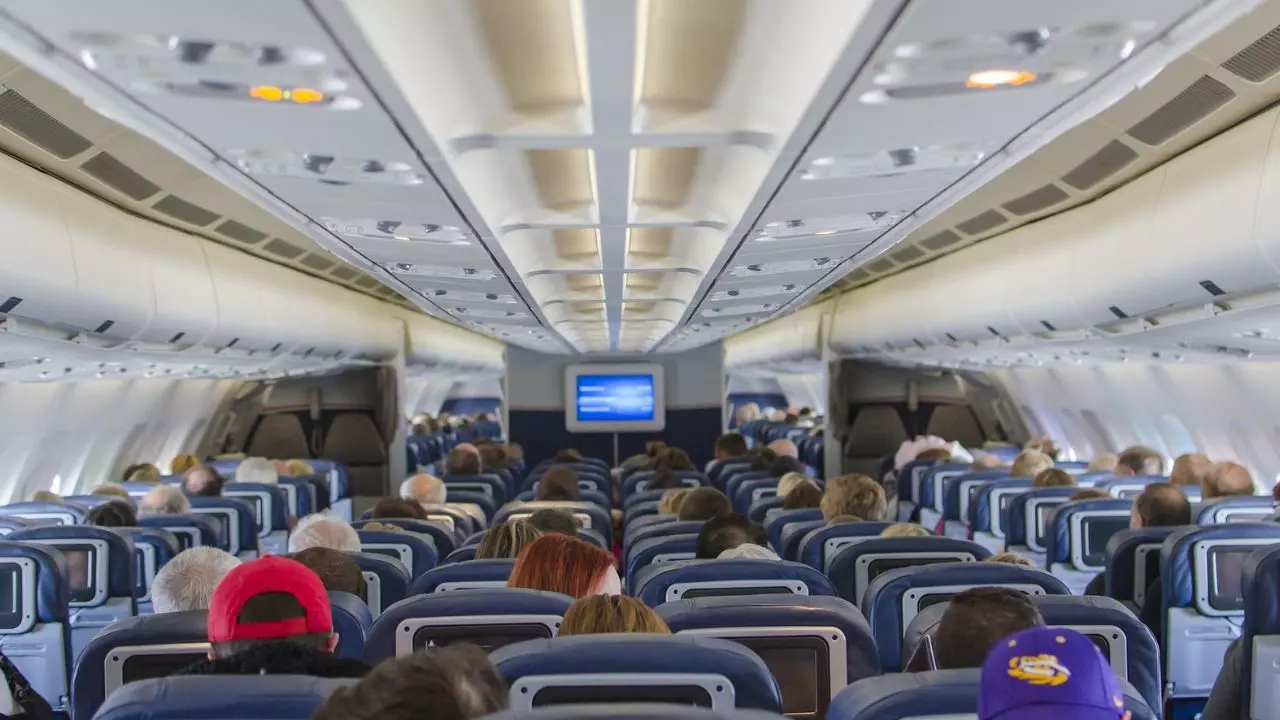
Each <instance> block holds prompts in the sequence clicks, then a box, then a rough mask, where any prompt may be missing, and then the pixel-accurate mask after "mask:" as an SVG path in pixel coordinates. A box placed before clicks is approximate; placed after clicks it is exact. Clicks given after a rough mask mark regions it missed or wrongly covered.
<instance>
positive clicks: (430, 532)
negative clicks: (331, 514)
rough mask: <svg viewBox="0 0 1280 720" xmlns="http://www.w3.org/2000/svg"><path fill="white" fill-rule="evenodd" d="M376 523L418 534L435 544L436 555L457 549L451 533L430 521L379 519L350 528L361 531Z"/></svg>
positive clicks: (352, 524) (364, 521) (454, 538)
mask: <svg viewBox="0 0 1280 720" xmlns="http://www.w3.org/2000/svg"><path fill="white" fill-rule="evenodd" d="M372 522H377V523H384V524H387V525H395V526H396V527H398V528H400V529H401V530H407V531H409V532H414V533H418V534H419V535H425V536H427V537H430V538H431V541H432V542H433V543H435V547H436V555H437V556H441V555H446V556H447V555H448V554H449V553H451V552H453V551H454V550H456V549H457V548H458V539H457V537H456V536H455V535H454V533H453V531H452V530H450V529H449V528H447V527H445V526H444V525H441V524H440V523H436V522H431V521H430V520H416V519H414V518H379V519H377V520H357V521H355V522H353V523H351V527H353V528H355V529H356V530H361V529H363V528H364V526H365V525H368V524H369V523H372Z"/></svg>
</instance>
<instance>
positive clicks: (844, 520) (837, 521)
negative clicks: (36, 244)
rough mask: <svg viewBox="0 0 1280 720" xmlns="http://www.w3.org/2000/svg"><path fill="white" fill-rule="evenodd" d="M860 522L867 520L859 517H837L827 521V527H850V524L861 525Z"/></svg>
mask: <svg viewBox="0 0 1280 720" xmlns="http://www.w3.org/2000/svg"><path fill="white" fill-rule="evenodd" d="M860 522H866V520H863V519H862V518H860V517H858V516H857V515H837V516H835V517H833V518H831V519H830V520H828V521H827V527H834V526H836V525H848V524H849V523H860Z"/></svg>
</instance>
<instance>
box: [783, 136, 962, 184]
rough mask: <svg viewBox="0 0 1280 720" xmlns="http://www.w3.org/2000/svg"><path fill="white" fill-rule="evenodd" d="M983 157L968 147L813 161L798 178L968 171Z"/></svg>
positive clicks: (929, 147)
mask: <svg viewBox="0 0 1280 720" xmlns="http://www.w3.org/2000/svg"><path fill="white" fill-rule="evenodd" d="M986 157H987V151H986V150H985V149H983V148H978V147H975V146H973V145H967V144H956V145H925V146H913V147H906V148H897V149H894V150H883V151H880V152H870V153H854V154H850V155H830V156H825V157H818V158H814V159H813V160H812V161H810V163H809V166H808V167H806V168H805V169H803V170H801V171H800V172H799V174H798V175H799V177H800V179H801V180H849V179H853V178H864V177H891V176H894V175H906V174H908V173H917V172H929V171H931V170H959V169H964V168H969V167H973V166H974V165H977V164H978V163H980V162H982V161H983V160H984V159H985V158H986Z"/></svg>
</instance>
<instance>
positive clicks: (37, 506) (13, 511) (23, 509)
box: [0, 485, 155, 525]
mask: <svg viewBox="0 0 1280 720" xmlns="http://www.w3.org/2000/svg"><path fill="white" fill-rule="evenodd" d="M152 487H155V486H154V485H153V486H152ZM84 514H85V510H84V508H82V507H79V506H76V505H67V504H66V503H49V502H34V501H33V502H17V503H9V504H8V505H0V515H16V516H18V517H30V518H36V517H38V516H40V517H49V516H57V517H59V518H60V519H61V522H62V523H63V524H66V525H74V524H77V523H82V522H84ZM68 520H69V521H70V522H68Z"/></svg>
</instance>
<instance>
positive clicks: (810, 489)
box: [782, 479, 822, 510]
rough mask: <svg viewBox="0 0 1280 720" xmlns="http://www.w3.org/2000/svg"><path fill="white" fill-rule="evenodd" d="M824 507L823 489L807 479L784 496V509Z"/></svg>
mask: <svg viewBox="0 0 1280 720" xmlns="http://www.w3.org/2000/svg"><path fill="white" fill-rule="evenodd" d="M816 507H822V491H821V490H819V489H818V486H817V485H814V484H813V483H811V482H809V481H808V479H806V480H805V481H804V482H802V483H800V484H799V485H796V486H795V487H794V488H792V489H791V492H789V493H787V494H786V496H785V497H783V498H782V509H783V510H800V509H802V508H816Z"/></svg>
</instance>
